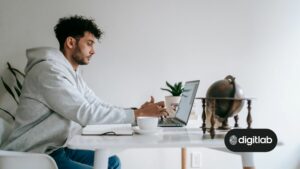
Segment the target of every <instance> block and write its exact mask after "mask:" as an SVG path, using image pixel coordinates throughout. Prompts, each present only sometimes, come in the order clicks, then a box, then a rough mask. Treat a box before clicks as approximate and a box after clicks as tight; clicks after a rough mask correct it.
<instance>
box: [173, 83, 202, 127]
mask: <svg viewBox="0 0 300 169" xmlns="http://www.w3.org/2000/svg"><path fill="white" fill-rule="evenodd" d="M199 83H200V81H199V80H195V81H188V82H186V83H185V85H184V90H183V92H182V94H181V98H180V102H179V105H178V109H177V112H176V116H175V117H176V118H177V119H179V120H180V121H182V122H185V124H186V123H187V122H188V119H189V116H190V113H191V110H192V107H193V104H194V99H195V97H196V93H197V89H198V86H199Z"/></svg>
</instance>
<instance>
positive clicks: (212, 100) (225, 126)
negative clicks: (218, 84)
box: [196, 97, 252, 139]
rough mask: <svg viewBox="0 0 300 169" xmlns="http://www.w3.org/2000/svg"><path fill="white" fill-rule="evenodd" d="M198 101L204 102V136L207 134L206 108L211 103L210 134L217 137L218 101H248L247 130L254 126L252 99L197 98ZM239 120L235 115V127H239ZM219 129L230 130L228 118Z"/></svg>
mask: <svg viewBox="0 0 300 169" xmlns="http://www.w3.org/2000/svg"><path fill="white" fill-rule="evenodd" d="M196 99H201V100H202V110H203V111H202V126H201V128H202V131H203V134H205V133H206V130H207V128H206V106H207V102H208V101H209V102H210V103H211V112H212V114H211V117H210V123H211V127H210V128H209V132H210V136H211V138H212V139H213V138H214V137H215V134H216V131H215V128H214V126H215V116H216V100H232V101H244V100H246V101H247V113H248V114H247V119H246V121H247V124H248V126H247V128H251V124H252V116H251V103H252V98H227V97H224V98H219V97H200V98H196ZM238 120H239V116H238V115H235V116H234V121H235V124H234V127H239V124H238ZM218 129H220V130H229V129H230V127H229V125H228V118H226V119H225V120H224V121H223V122H222V126H221V127H219V128H218Z"/></svg>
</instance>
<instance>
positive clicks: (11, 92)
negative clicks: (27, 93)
mask: <svg viewBox="0 0 300 169" xmlns="http://www.w3.org/2000/svg"><path fill="white" fill-rule="evenodd" d="M1 81H2V83H3V85H4V87H5V89H6V91H7V92H8V93H9V94H10V95H11V96H12V97H13V99H14V100H15V101H16V103H17V104H19V102H18V101H17V99H16V96H15V95H14V93H13V91H12V90H11V89H10V87H9V86H8V85H7V84H6V83H5V81H4V80H3V78H2V77H1Z"/></svg>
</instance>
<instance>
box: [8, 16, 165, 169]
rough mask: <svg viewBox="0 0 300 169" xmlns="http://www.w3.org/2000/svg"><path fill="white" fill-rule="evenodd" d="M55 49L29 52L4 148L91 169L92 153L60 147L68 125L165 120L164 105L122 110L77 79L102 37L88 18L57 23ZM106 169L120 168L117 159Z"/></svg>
mask: <svg viewBox="0 0 300 169" xmlns="http://www.w3.org/2000/svg"><path fill="white" fill-rule="evenodd" d="M54 31H55V34H56V37H57V39H58V41H59V45H60V47H59V49H60V50H57V49H54V48H49V47H42V48H33V49H29V50H27V57H28V63H27V65H26V68H25V73H26V77H25V80H24V84H23V89H22V95H21V97H20V105H19V107H18V109H17V112H16V125H15V130H14V132H13V133H12V134H11V136H10V138H9V139H8V141H7V142H6V143H5V144H4V146H3V148H4V149H6V150H14V151H29V152H38V153H47V154H50V156H52V157H53V158H54V160H55V161H56V163H57V165H58V168H59V169H91V168H92V165H93V160H94V152H93V151H87V150H71V149H68V148H66V147H64V144H65V143H66V140H67V138H68V136H69V134H70V131H71V126H72V125H71V124H72V123H74V122H75V123H78V124H80V125H81V126H86V125H88V124H105V123H134V122H135V119H136V117H138V116H146V115H147V116H164V115H166V114H165V109H164V108H163V103H161V102H160V103H154V99H153V98H152V97H151V101H150V102H147V103H145V104H143V105H142V106H141V107H140V108H139V109H136V110H132V109H125V108H121V107H116V106H112V105H110V104H107V103H104V102H103V101H101V100H100V99H99V98H98V97H97V96H96V95H95V94H94V92H93V91H92V90H90V89H89V88H88V86H87V85H86V83H85V82H84V81H83V79H82V77H81V75H80V74H79V71H78V69H79V65H87V64H88V63H89V62H90V59H91V57H92V56H93V55H94V54H95V50H94V45H95V43H96V40H97V39H98V40H99V39H100V37H101V35H102V32H101V31H100V29H99V28H98V27H97V25H96V24H95V23H94V21H93V20H92V19H87V18H84V17H82V16H71V17H67V18H61V19H60V20H59V22H58V24H57V25H56V26H55V28H54ZM109 168H112V169H117V168H120V161H119V159H118V157H116V156H112V157H111V158H110V159H109Z"/></svg>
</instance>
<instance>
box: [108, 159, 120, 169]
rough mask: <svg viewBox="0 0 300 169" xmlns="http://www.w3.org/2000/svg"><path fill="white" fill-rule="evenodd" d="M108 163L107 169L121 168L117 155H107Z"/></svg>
mask: <svg viewBox="0 0 300 169" xmlns="http://www.w3.org/2000/svg"><path fill="white" fill-rule="evenodd" d="M108 163H109V164H108V168H109V169H121V161H120V158H119V157H118V156H111V157H109V160H108Z"/></svg>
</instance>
